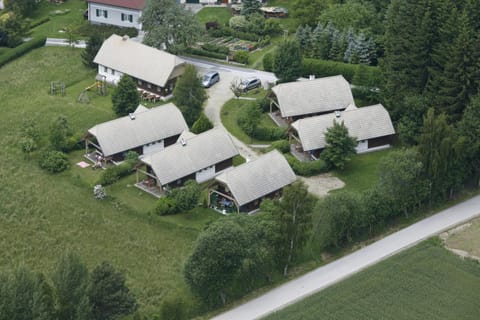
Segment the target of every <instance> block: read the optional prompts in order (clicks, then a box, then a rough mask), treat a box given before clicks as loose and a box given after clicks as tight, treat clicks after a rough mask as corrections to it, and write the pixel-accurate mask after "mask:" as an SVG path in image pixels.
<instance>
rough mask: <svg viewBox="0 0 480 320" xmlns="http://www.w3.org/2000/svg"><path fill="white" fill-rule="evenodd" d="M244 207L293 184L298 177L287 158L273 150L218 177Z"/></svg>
mask: <svg viewBox="0 0 480 320" xmlns="http://www.w3.org/2000/svg"><path fill="white" fill-rule="evenodd" d="M215 179H216V180H218V181H220V182H222V183H224V184H225V185H227V186H228V188H229V189H230V192H231V193H232V195H233V196H234V198H235V199H236V200H237V202H238V205H240V206H242V205H244V204H247V203H249V202H251V201H254V200H256V199H259V198H261V197H263V196H265V195H267V194H270V193H272V192H274V191H276V190H278V189H280V188H283V187H285V186H287V185H289V184H291V183H293V182H294V181H295V180H296V179H297V177H296V176H295V173H294V172H293V170H292V168H290V165H289V164H288V162H287V160H286V159H285V157H284V156H283V155H282V154H280V152H278V151H277V150H273V151H271V152H269V153H267V154H265V155H263V156H261V157H259V158H257V159H255V160H252V161H250V162H247V163H244V164H242V165H240V166H238V167H235V168H232V169H230V170H228V171H225V172H223V173H222V174H220V175H218V176H217V177H216V178H215Z"/></svg>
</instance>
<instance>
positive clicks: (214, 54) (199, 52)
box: [185, 48, 226, 60]
mask: <svg viewBox="0 0 480 320" xmlns="http://www.w3.org/2000/svg"><path fill="white" fill-rule="evenodd" d="M185 51H186V52H187V53H189V54H194V55H197V56H203V57H208V58H214V59H221V60H225V57H226V55H225V54H221V53H218V52H211V51H206V50H203V49H198V48H187V49H186V50H185Z"/></svg>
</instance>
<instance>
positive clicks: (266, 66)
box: [263, 52, 273, 72]
mask: <svg viewBox="0 0 480 320" xmlns="http://www.w3.org/2000/svg"><path fill="white" fill-rule="evenodd" d="M263 70H265V71H269V72H272V71H273V52H269V53H266V54H265V55H264V56H263Z"/></svg>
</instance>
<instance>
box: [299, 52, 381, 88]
mask: <svg viewBox="0 0 480 320" xmlns="http://www.w3.org/2000/svg"><path fill="white" fill-rule="evenodd" d="M360 73H363V74H360ZM339 74H341V75H343V77H344V78H345V79H347V81H348V82H351V83H354V84H356V85H364V86H370V87H374V86H378V85H379V82H380V79H381V74H380V68H378V67H370V66H360V65H358V64H349V63H342V62H337V61H327V60H319V59H308V58H305V59H303V63H302V75H303V76H304V77H307V78H308V76H310V75H315V77H328V76H335V75H339Z"/></svg>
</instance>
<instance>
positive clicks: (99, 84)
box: [78, 75, 107, 103]
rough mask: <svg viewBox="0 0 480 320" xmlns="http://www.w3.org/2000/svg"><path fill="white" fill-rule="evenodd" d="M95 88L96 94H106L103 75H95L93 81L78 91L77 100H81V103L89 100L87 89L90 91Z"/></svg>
mask: <svg viewBox="0 0 480 320" xmlns="http://www.w3.org/2000/svg"><path fill="white" fill-rule="evenodd" d="M95 88H96V89H97V94H98V95H100V96H104V95H106V94H107V83H106V79H105V76H100V75H97V76H96V78H95V83H93V84H92V85H90V86H88V87H86V88H85V89H83V91H82V92H81V93H80V95H79V96H78V102H82V103H88V102H90V98H89V97H88V91H90V90H92V89H95Z"/></svg>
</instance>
